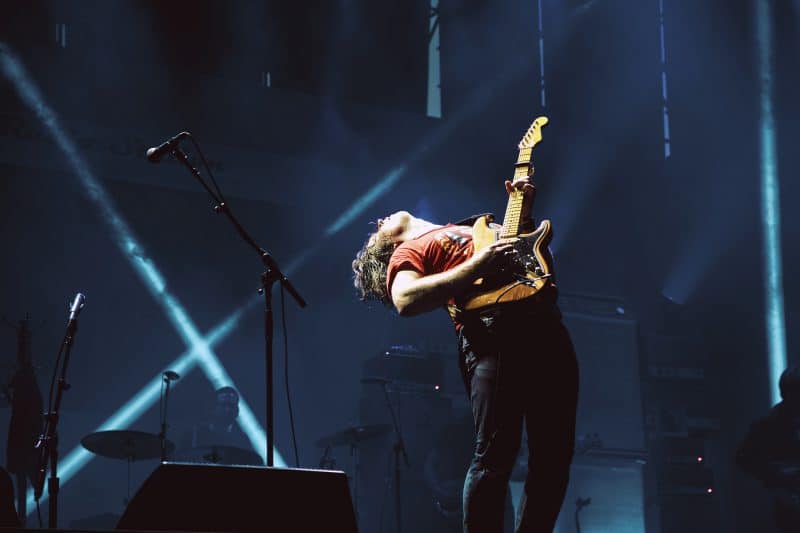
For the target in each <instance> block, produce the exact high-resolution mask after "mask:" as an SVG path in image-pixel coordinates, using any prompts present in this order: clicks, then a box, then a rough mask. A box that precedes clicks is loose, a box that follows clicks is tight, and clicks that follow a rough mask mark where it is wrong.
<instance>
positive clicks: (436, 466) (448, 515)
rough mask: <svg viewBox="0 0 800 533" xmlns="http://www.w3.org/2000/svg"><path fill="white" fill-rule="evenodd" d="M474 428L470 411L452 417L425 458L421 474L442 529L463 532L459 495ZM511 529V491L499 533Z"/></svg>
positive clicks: (461, 489) (508, 494) (511, 531)
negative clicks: (442, 525)
mask: <svg viewBox="0 0 800 533" xmlns="http://www.w3.org/2000/svg"><path fill="white" fill-rule="evenodd" d="M474 441H475V429H474V423H473V420H472V413H461V414H458V415H456V416H454V417H453V421H452V422H449V423H448V424H446V425H445V426H444V427H443V428H442V429H441V430H440V431H439V433H438V434H437V435H436V438H435V440H434V443H433V446H432V447H431V449H430V451H429V452H428V454H427V456H426V458H425V466H424V477H425V482H426V484H427V486H428V489H429V490H430V492H431V495H432V498H433V501H432V502H431V503H432V505H433V507H434V509H435V511H436V514H437V515H438V516H440V517H441V518H442V522H443V523H444V528H443V529H441V531H447V532H451V531H452V532H453V533H456V532H458V533H460V532H461V531H462V525H461V523H462V517H463V511H462V494H463V489H464V478H465V476H466V475H467V469H468V468H469V464H470V461H472V450H473V443H474ZM513 531H514V507H513V506H512V504H511V492H510V491H509V492H508V493H507V495H506V511H505V521H504V526H503V532H502V533H513Z"/></svg>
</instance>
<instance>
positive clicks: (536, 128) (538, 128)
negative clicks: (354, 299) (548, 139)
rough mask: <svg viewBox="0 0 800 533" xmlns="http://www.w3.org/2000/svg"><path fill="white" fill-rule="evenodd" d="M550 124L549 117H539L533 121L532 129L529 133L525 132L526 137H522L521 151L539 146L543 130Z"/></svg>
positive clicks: (529, 129)
mask: <svg viewBox="0 0 800 533" xmlns="http://www.w3.org/2000/svg"><path fill="white" fill-rule="evenodd" d="M548 122H549V120H548V119H547V117H537V118H536V120H534V121H533V124H531V127H530V128H528V131H526V132H525V135H523V136H522V140H521V141H520V142H519V149H520V150H522V149H525V148H531V149H532V148H533V147H534V146H536V145H537V144H539V143H540V142H541V141H542V128H543V127H544V126H545V125H546V124H547V123H548Z"/></svg>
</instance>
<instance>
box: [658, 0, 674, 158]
mask: <svg viewBox="0 0 800 533" xmlns="http://www.w3.org/2000/svg"><path fill="white" fill-rule="evenodd" d="M658 25H659V32H660V37H661V105H662V115H663V120H664V159H667V158H668V157H669V156H670V155H672V146H671V145H670V140H669V107H668V105H667V45H666V40H665V37H664V0H658Z"/></svg>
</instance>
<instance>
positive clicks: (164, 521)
mask: <svg viewBox="0 0 800 533" xmlns="http://www.w3.org/2000/svg"><path fill="white" fill-rule="evenodd" d="M117 529H138V530H160V531H259V532H261V531H336V532H337V533H339V532H344V533H356V532H357V526H356V519H355V514H354V512H353V505H352V502H351V501H350V491H349V488H348V486H347V478H346V476H345V474H344V472H338V471H336V472H335V471H330V470H303V469H289V468H265V467H251V466H219V465H205V464H186V463H163V464H161V465H160V466H159V467H158V468H157V469H156V470H155V471H154V472H153V473H152V474H151V475H150V477H149V478H147V480H146V481H145V482H144V484H143V485H142V486H141V488H140V489H139V491H138V492H137V493H136V495H135V496H134V497H133V499H132V500H131V501H130V503H129V504H128V507H127V508H126V509H125V513H124V514H123V515H122V518H120V521H119V524H117Z"/></svg>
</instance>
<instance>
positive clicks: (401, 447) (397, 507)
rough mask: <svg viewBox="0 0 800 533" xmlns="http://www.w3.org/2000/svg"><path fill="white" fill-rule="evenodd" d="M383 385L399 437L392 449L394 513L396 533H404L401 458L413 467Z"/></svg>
mask: <svg viewBox="0 0 800 533" xmlns="http://www.w3.org/2000/svg"><path fill="white" fill-rule="evenodd" d="M382 385H383V396H384V398H386V405H387V406H388V407H389V413H390V414H391V415H392V426H393V427H394V434H395V436H396V437H397V440H396V441H395V443H394V446H393V447H392V453H393V454H394V511H395V524H396V533H402V531H403V521H402V507H401V502H402V498H401V497H400V486H401V484H400V457H401V456H402V457H403V462H404V463H405V464H406V468H409V467H410V466H411V465H410V463H409V461H408V454H407V453H406V446H405V443H404V442H403V433H402V432H401V431H400V424H399V422H398V420H397V415H396V414H395V412H394V406H392V401H391V400H390V399H389V387H388V383H383V384H382Z"/></svg>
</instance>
